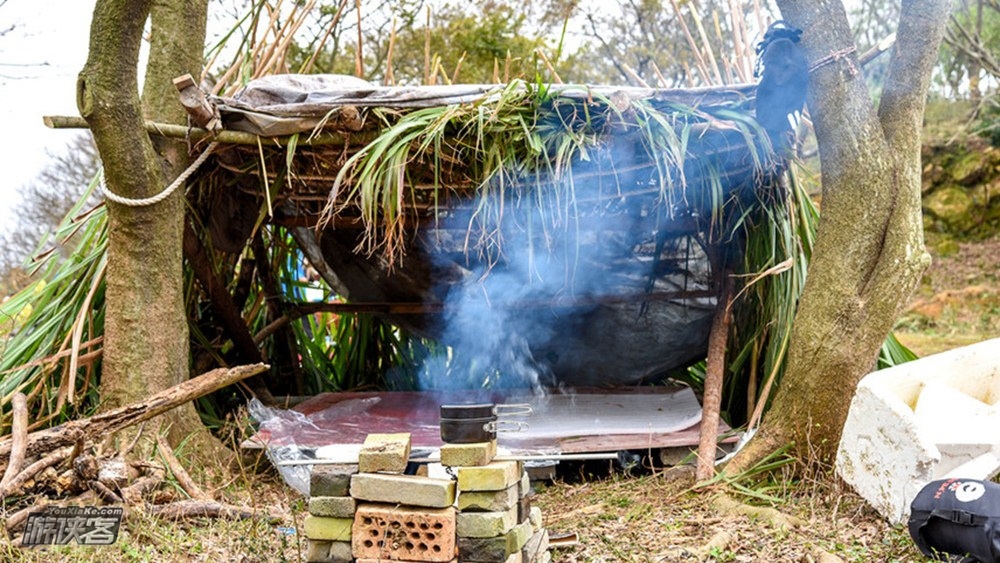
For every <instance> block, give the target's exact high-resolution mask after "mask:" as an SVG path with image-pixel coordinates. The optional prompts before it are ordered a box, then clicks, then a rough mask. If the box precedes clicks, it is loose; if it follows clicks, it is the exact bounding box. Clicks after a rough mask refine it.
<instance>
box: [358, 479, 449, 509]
mask: <svg viewBox="0 0 1000 563" xmlns="http://www.w3.org/2000/svg"><path fill="white" fill-rule="evenodd" d="M351 496H352V497H354V498H356V499H360V500H367V501H372V502H384V503H388V504H403V505H409V506H427V507H430V508H445V507H447V506H451V505H453V504H454V503H455V482H454V481H452V480H451V479H435V478H433V477H419V476H417V475H386V474H382V473H358V474H357V475H355V476H354V477H353V478H352V479H351Z"/></svg>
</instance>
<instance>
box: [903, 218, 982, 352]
mask: <svg viewBox="0 0 1000 563" xmlns="http://www.w3.org/2000/svg"><path fill="white" fill-rule="evenodd" d="M998 275H1000V237H996V238H993V239H991V240H987V241H982V242H963V243H959V245H958V250H957V251H956V252H954V253H952V254H950V255H948V256H932V263H931V266H930V268H929V269H928V271H927V273H926V274H925V275H924V279H923V281H922V283H921V286H920V289H919V290H918V292H917V295H915V296H914V299H913V301H912V303H911V305H910V307H909V310H908V311H907V312H906V314H905V315H904V316H903V318H902V319H900V321H899V323H898V324H897V326H896V336H897V337H898V338H899V340H900V341H901V342H903V344H906V345H907V346H909V347H910V348H911V349H912V350H914V351H915V352H917V354H918V355H921V356H925V355H928V354H934V353H937V352H942V351H944V350H949V349H951V348H955V347H958V346H964V345H967V344H972V343H975V342H981V341H983V340H988V339H990V338H997V337H1000V285H998V284H997V276H998Z"/></svg>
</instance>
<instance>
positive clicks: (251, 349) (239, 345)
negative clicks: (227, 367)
mask: <svg viewBox="0 0 1000 563" xmlns="http://www.w3.org/2000/svg"><path fill="white" fill-rule="evenodd" d="M183 252H184V258H186V259H187V261H188V264H189V265H190V266H191V270H192V271H193V272H194V276H195V279H197V280H198V285H200V286H201V288H202V289H203V290H204V291H205V295H207V296H208V299H209V301H210V302H211V303H212V310H213V311H214V312H215V315H216V318H218V319H219V322H220V323H221V324H222V328H223V329H224V330H225V331H226V335H227V336H228V337H229V338H230V339H231V340H232V341H233V346H234V347H235V348H236V351H237V353H238V354H239V358H240V361H243V362H255V363H256V362H260V361H262V360H263V357H262V356H261V353H260V349H258V348H257V345H256V344H255V343H254V340H253V335H251V334H250V329H249V328H247V325H246V322H244V320H243V316H242V315H241V314H240V311H239V309H237V308H236V304H235V303H234V302H233V297H232V296H231V295H230V294H229V290H228V289H227V288H226V284H225V283H224V282H223V281H222V280H221V279H219V276H217V275H216V274H215V270H214V269H213V267H212V261H211V259H210V258H209V257H208V253H207V252H205V249H204V247H202V244H201V240H199V239H198V235H197V234H195V232H194V228H193V227H191V223H189V222H187V221H185V222H184V243H183ZM256 379H257V381H254V382H253V383H254V385H253V387H254V391H255V392H257V393H260V390H261V389H262V388H263V389H266V386H265V385H264V381H263V379H261V378H256Z"/></svg>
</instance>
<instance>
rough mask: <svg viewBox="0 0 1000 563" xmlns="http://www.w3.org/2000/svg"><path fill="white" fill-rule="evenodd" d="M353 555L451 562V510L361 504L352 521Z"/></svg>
mask: <svg viewBox="0 0 1000 563" xmlns="http://www.w3.org/2000/svg"><path fill="white" fill-rule="evenodd" d="M353 538H354V539H353V541H352V544H353V550H352V552H353V554H354V557H356V558H358V559H359V560H360V559H382V560H393V561H396V560H403V561H406V560H409V561H443V562H447V561H451V560H453V559H455V557H457V555H458V554H457V552H456V551H455V509H454V508H451V507H449V508H438V509H427V508H406V507H397V506H388V505H380V504H368V503H362V504H360V505H358V511H357V513H356V514H355V518H354V530H353Z"/></svg>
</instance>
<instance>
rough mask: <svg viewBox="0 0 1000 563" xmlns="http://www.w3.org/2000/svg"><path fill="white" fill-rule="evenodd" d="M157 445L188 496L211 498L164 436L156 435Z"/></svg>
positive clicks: (202, 498)
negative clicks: (195, 480)
mask: <svg viewBox="0 0 1000 563" xmlns="http://www.w3.org/2000/svg"><path fill="white" fill-rule="evenodd" d="M156 446H157V448H158V451H159V452H160V456H162V457H163V461H165V462H166V463H167V467H169V468H170V472H171V473H172V474H173V475H174V479H176V480H177V484H178V485H180V486H181V488H182V489H184V492H186V493H187V494H188V496H190V497H191V498H193V499H197V500H211V497H210V496H208V494H207V493H205V491H203V490H201V487H199V486H198V484H197V483H195V482H194V479H192V478H191V475H190V474H189V473H188V472H187V470H186V469H184V466H183V465H181V461H180V460H179V459H177V456H176V455H174V450H173V448H171V447H170V444H168V443H167V440H166V439H165V438H164V437H163V436H157V437H156Z"/></svg>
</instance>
